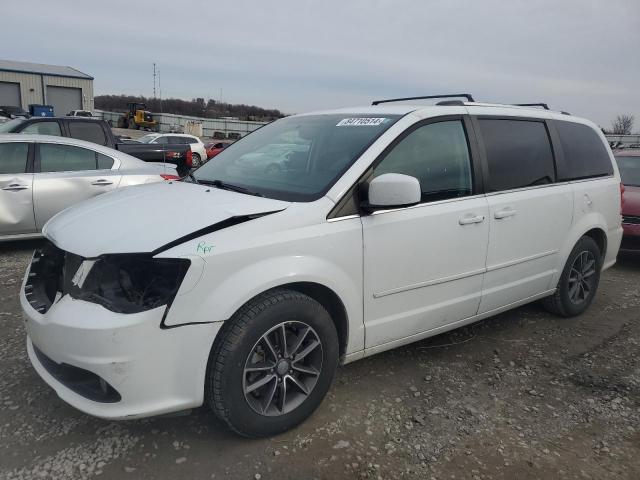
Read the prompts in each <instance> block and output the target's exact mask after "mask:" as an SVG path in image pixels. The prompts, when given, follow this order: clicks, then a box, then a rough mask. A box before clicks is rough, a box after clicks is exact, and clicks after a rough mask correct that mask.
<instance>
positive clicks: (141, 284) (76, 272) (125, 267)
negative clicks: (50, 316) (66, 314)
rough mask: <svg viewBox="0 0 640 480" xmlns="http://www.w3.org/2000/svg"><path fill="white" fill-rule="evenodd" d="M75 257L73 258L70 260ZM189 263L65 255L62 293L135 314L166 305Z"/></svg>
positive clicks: (127, 256) (139, 256)
mask: <svg viewBox="0 0 640 480" xmlns="http://www.w3.org/2000/svg"><path fill="white" fill-rule="evenodd" d="M73 257H75V258H73ZM190 264H191V262H190V261H189V260H186V259H177V258H153V257H151V256H150V255H148V254H117V255H103V256H101V257H98V258H96V259H81V258H79V257H77V256H75V255H71V254H67V258H66V259H65V271H64V275H63V278H64V279H63V282H64V287H63V291H64V292H66V293H69V295H71V297H73V298H76V299H79V300H85V301H88V302H93V303H97V304H99V305H102V306H103V307H105V308H107V309H108V310H111V311H113V312H117V313H139V312H144V311H146V310H151V309H154V308H157V307H160V306H162V305H170V304H171V302H172V301H173V299H174V298H175V296H176V293H177V292H178V289H179V288H180V284H181V283H182V280H183V279H184V276H185V274H186V273H187V270H188V269H189V265H190Z"/></svg>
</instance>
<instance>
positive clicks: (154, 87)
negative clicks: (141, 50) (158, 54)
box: [153, 62, 156, 100]
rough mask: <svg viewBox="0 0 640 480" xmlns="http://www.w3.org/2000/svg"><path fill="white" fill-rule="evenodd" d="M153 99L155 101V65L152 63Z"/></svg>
mask: <svg viewBox="0 0 640 480" xmlns="http://www.w3.org/2000/svg"><path fill="white" fill-rule="evenodd" d="M153 99H154V100H155V99H156V63H155V62H153Z"/></svg>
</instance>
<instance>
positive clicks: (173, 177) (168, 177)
mask: <svg viewBox="0 0 640 480" xmlns="http://www.w3.org/2000/svg"><path fill="white" fill-rule="evenodd" d="M160 176H161V177H162V178H164V179H165V180H180V177H179V176H178V175H171V174H169V173H161V174H160Z"/></svg>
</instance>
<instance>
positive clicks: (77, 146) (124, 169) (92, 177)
mask: <svg viewBox="0 0 640 480" xmlns="http://www.w3.org/2000/svg"><path fill="white" fill-rule="evenodd" d="M179 178H180V177H178V175H177V172H176V169H175V167H174V166H173V165H169V164H165V165H162V164H151V163H145V162H143V161H141V160H138V159H137V158H134V157H131V156H129V155H127V154H125V153H122V152H118V151H116V150H112V149H110V148H106V147H101V146H99V145H96V144H94V143H89V142H84V141H81V140H74V139H71V138H62V137H51V136H46V135H30V134H26V135H0V212H2V213H0V241H2V240H16V239H24V238H32V237H38V236H40V232H41V230H42V227H43V226H44V224H45V223H46V222H47V220H49V219H50V218H51V217H53V216H54V215H55V214H56V213H58V212H60V211H61V210H64V209H65V208H67V207H69V206H71V205H75V204H76V203H79V202H81V201H82V200H85V199H88V198H91V197H95V196H96V195H100V194H101V193H105V192H109V191H111V190H114V189H117V188H122V187H125V186H129V185H137V184H142V183H152V182H160V181H162V180H172V179H173V180H175V179H179Z"/></svg>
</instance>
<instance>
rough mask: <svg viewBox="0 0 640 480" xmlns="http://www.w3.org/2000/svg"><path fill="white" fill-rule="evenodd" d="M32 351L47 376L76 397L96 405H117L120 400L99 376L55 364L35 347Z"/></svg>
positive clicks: (64, 364) (61, 364) (73, 367)
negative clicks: (78, 396)
mask: <svg viewBox="0 0 640 480" xmlns="http://www.w3.org/2000/svg"><path fill="white" fill-rule="evenodd" d="M33 351H34V352H35V354H36V357H37V358H38V361H39V362H40V365H42V367H43V368H44V369H45V370H46V371H47V372H48V373H49V375H51V376H52V377H53V378H55V379H56V380H57V381H58V382H60V383H61V384H63V385H64V386H65V387H67V388H68V389H69V390H71V391H73V392H75V393H77V394H78V395H80V396H82V397H84V398H86V399H88V400H91V401H93V402H98V403H118V402H119V401H120V400H122V396H121V395H120V393H119V392H118V391H117V390H116V389H115V388H113V387H112V386H111V385H110V384H109V383H108V382H107V381H106V380H105V379H103V378H102V377H100V376H99V375H97V374H95V373H93V372H90V371H89V370H85V369H83V368H80V367H76V366H74V365H69V364H67V363H57V362H55V361H54V360H52V359H51V358H49V357H47V356H46V355H45V354H44V353H42V351H41V350H40V349H38V347H36V346H35V345H33ZM101 382H102V383H103V385H104V386H103V385H101Z"/></svg>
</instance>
